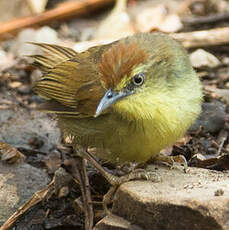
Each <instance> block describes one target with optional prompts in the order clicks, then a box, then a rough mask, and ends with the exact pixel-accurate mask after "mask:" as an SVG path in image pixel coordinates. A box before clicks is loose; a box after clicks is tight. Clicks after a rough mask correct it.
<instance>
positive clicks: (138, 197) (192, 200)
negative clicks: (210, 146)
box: [96, 165, 229, 230]
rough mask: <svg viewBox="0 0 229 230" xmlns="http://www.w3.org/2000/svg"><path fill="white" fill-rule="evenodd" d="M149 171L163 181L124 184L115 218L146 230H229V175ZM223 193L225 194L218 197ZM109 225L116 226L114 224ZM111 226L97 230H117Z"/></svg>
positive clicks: (154, 168) (161, 169) (203, 171)
mask: <svg viewBox="0 0 229 230" xmlns="http://www.w3.org/2000/svg"><path fill="white" fill-rule="evenodd" d="M149 168H150V170H152V171H154V172H155V171H156V172H157V173H158V175H160V177H161V179H162V181H161V182H158V183H153V182H150V181H131V182H128V183H125V184H122V185H121V186H120V188H119V189H118V191H117V193H116V195H115V198H114V203H113V208H112V213H113V214H115V215H118V216H119V217H122V218H124V219H125V220H127V221H128V222H130V223H131V224H136V225H137V226H139V227H140V228H142V229H154V230H161V229H163V230H177V229H182V230H203V229H204V230H228V229H229V172H224V173H223V172H217V171H210V170H206V169H199V168H189V172H188V173H184V172H183V171H182V170H181V168H174V169H172V170H171V169H169V168H166V167H163V166H160V167H159V166H155V165H150V166H149ZM219 190H222V192H221V193H220V196H216V194H218V193H217V191H219ZM105 220H106V221H107V220H110V217H107V219H105ZM106 221H104V220H103V221H102V223H103V225H102V224H101V225H102V226H104V222H105V223H106ZM109 224H110V225H112V221H110V222H109ZM109 224H108V223H106V227H103V228H102V227H100V224H99V223H98V224H97V226H96V227H97V228H96V230H102V229H103V230H108V229H115V228H112V227H110V226H109ZM113 225H114V224H113ZM116 225H117V224H116ZM152 226H153V227H152ZM117 229H118V228H117ZM120 229H121V228H120ZM124 229H126V228H124ZM127 229H132V228H127Z"/></svg>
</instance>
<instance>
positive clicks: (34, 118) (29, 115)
mask: <svg viewBox="0 0 229 230" xmlns="http://www.w3.org/2000/svg"><path fill="white" fill-rule="evenodd" d="M0 123H1V129H0V141H2V142H6V143H8V144H9V145H11V146H13V147H16V148H19V147H20V148H25V149H34V150H39V151H41V152H46V153H48V152H49V151H50V150H52V149H54V148H55V147H56V146H57V145H58V144H59V143H60V131H59V129H58V127H57V124H56V121H51V118H50V117H48V115H47V114H45V113H42V112H38V111H31V112H28V111H27V110H25V109H24V110H23V109H19V108H18V109H17V111H16V112H15V111H14V110H2V111H1V113H0ZM32 140H36V141H34V142H36V143H42V144H40V145H35V144H33V142H32Z"/></svg>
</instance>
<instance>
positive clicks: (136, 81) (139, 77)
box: [133, 73, 145, 86]
mask: <svg viewBox="0 0 229 230" xmlns="http://www.w3.org/2000/svg"><path fill="white" fill-rule="evenodd" d="M144 81H145V74H144V73H139V74H136V75H135V76H134V77H133V83H134V84H135V85H136V86H140V85H142V84H143V83H144Z"/></svg>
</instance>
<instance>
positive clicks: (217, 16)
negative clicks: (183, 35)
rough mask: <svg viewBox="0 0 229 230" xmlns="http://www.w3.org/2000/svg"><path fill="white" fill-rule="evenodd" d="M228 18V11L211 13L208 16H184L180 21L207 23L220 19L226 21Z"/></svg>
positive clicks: (219, 20) (198, 23)
mask: <svg viewBox="0 0 229 230" xmlns="http://www.w3.org/2000/svg"><path fill="white" fill-rule="evenodd" d="M228 20H229V13H224V14H211V15H208V16H201V17H185V18H182V22H183V23H185V24H189V25H192V26H194V25H202V24H209V23H217V22H221V21H228Z"/></svg>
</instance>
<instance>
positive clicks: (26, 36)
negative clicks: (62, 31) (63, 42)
mask: <svg viewBox="0 0 229 230" xmlns="http://www.w3.org/2000/svg"><path fill="white" fill-rule="evenodd" d="M29 42H44V43H51V44H57V43H59V39H58V37H57V32H56V31H55V30H54V29H52V28H50V27H48V26H43V27H41V28H40V29H38V30H34V29H31V28H27V29H24V30H22V31H21V32H20V33H19V34H18V36H17V40H16V41H15V43H14V44H12V46H11V48H10V51H11V52H12V53H13V54H15V55H17V56H19V57H22V56H27V55H34V54H38V53H39V52H40V49H39V48H38V47H37V46H34V45H32V44H29Z"/></svg>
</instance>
